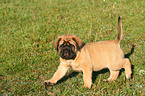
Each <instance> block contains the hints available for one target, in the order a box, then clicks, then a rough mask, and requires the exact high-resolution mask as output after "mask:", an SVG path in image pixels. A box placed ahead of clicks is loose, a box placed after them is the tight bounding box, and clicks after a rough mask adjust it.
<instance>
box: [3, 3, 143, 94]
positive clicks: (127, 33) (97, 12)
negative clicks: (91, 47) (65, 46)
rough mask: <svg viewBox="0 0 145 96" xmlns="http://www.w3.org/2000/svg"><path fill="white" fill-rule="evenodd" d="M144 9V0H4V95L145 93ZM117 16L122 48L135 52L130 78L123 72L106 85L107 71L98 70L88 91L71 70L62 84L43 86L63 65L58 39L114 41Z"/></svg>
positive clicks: (80, 75) (86, 41)
mask: <svg viewBox="0 0 145 96" xmlns="http://www.w3.org/2000/svg"><path fill="white" fill-rule="evenodd" d="M144 5H145V2H144V1H143V0H120V1H119V0H1V1H0V95H90V96H91V95H111V96H112V95H115V96H123V95H128V96H132V95H134V96H139V95H145V31H144V30H145V29H144V27H145V12H144V9H145V6H144ZM118 16H122V22H123V34H124V37H123V39H122V41H121V47H122V49H123V51H124V53H125V54H128V53H130V51H131V49H132V52H131V53H130V54H129V55H130V56H129V55H128V56H129V59H130V61H131V64H132V70H133V75H132V79H131V80H126V79H125V73H124V72H121V75H120V76H119V77H118V79H117V80H116V81H113V82H103V81H102V80H103V79H105V78H108V77H109V72H108V71H105V72H104V71H101V72H95V73H94V75H93V85H92V88H91V89H87V88H83V77H82V73H78V74H77V73H74V72H73V71H72V70H69V72H68V73H67V74H66V76H65V77H64V78H63V79H62V80H61V81H60V82H59V83H57V84H56V85H54V86H49V87H47V89H45V88H44V85H43V81H44V80H46V79H50V78H51V77H52V76H53V74H54V72H55V71H56V70H57V67H58V65H59V54H58V53H57V52H56V51H55V49H54V47H53V43H54V42H55V40H56V38H57V37H58V36H59V35H62V34H75V35H77V36H78V37H80V38H81V39H82V40H83V41H84V42H85V43H89V42H94V41H101V40H113V39H114V38H116V35H117V19H118ZM133 45H134V46H135V47H132V46H133ZM133 49H134V50H133Z"/></svg>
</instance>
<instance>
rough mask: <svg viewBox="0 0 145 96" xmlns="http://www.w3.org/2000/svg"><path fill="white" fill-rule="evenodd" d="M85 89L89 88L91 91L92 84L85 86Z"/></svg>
mask: <svg viewBox="0 0 145 96" xmlns="http://www.w3.org/2000/svg"><path fill="white" fill-rule="evenodd" d="M83 87H84V88H89V89H91V84H84V86H83Z"/></svg>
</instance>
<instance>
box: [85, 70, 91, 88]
mask: <svg viewBox="0 0 145 96" xmlns="http://www.w3.org/2000/svg"><path fill="white" fill-rule="evenodd" d="M83 80H84V87H87V88H89V89H90V88H91V85H92V70H89V69H84V70H83Z"/></svg>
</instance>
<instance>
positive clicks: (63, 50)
mask: <svg viewBox="0 0 145 96" xmlns="http://www.w3.org/2000/svg"><path fill="white" fill-rule="evenodd" d="M59 49H60V57H61V58H63V59H67V60H69V59H75V57H76V52H75V46H74V45H72V44H70V43H69V44H65V43H64V44H62V45H60V47H59Z"/></svg>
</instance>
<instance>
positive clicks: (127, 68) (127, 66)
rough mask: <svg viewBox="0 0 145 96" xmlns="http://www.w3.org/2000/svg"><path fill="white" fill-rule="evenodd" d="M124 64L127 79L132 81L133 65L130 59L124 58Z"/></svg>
mask: <svg viewBox="0 0 145 96" xmlns="http://www.w3.org/2000/svg"><path fill="white" fill-rule="evenodd" d="M122 63H123V68H124V69H125V75H126V78H127V79H130V78H131V73H132V71H131V64H130V61H129V59H128V58H124V59H123V62H122Z"/></svg>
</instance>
